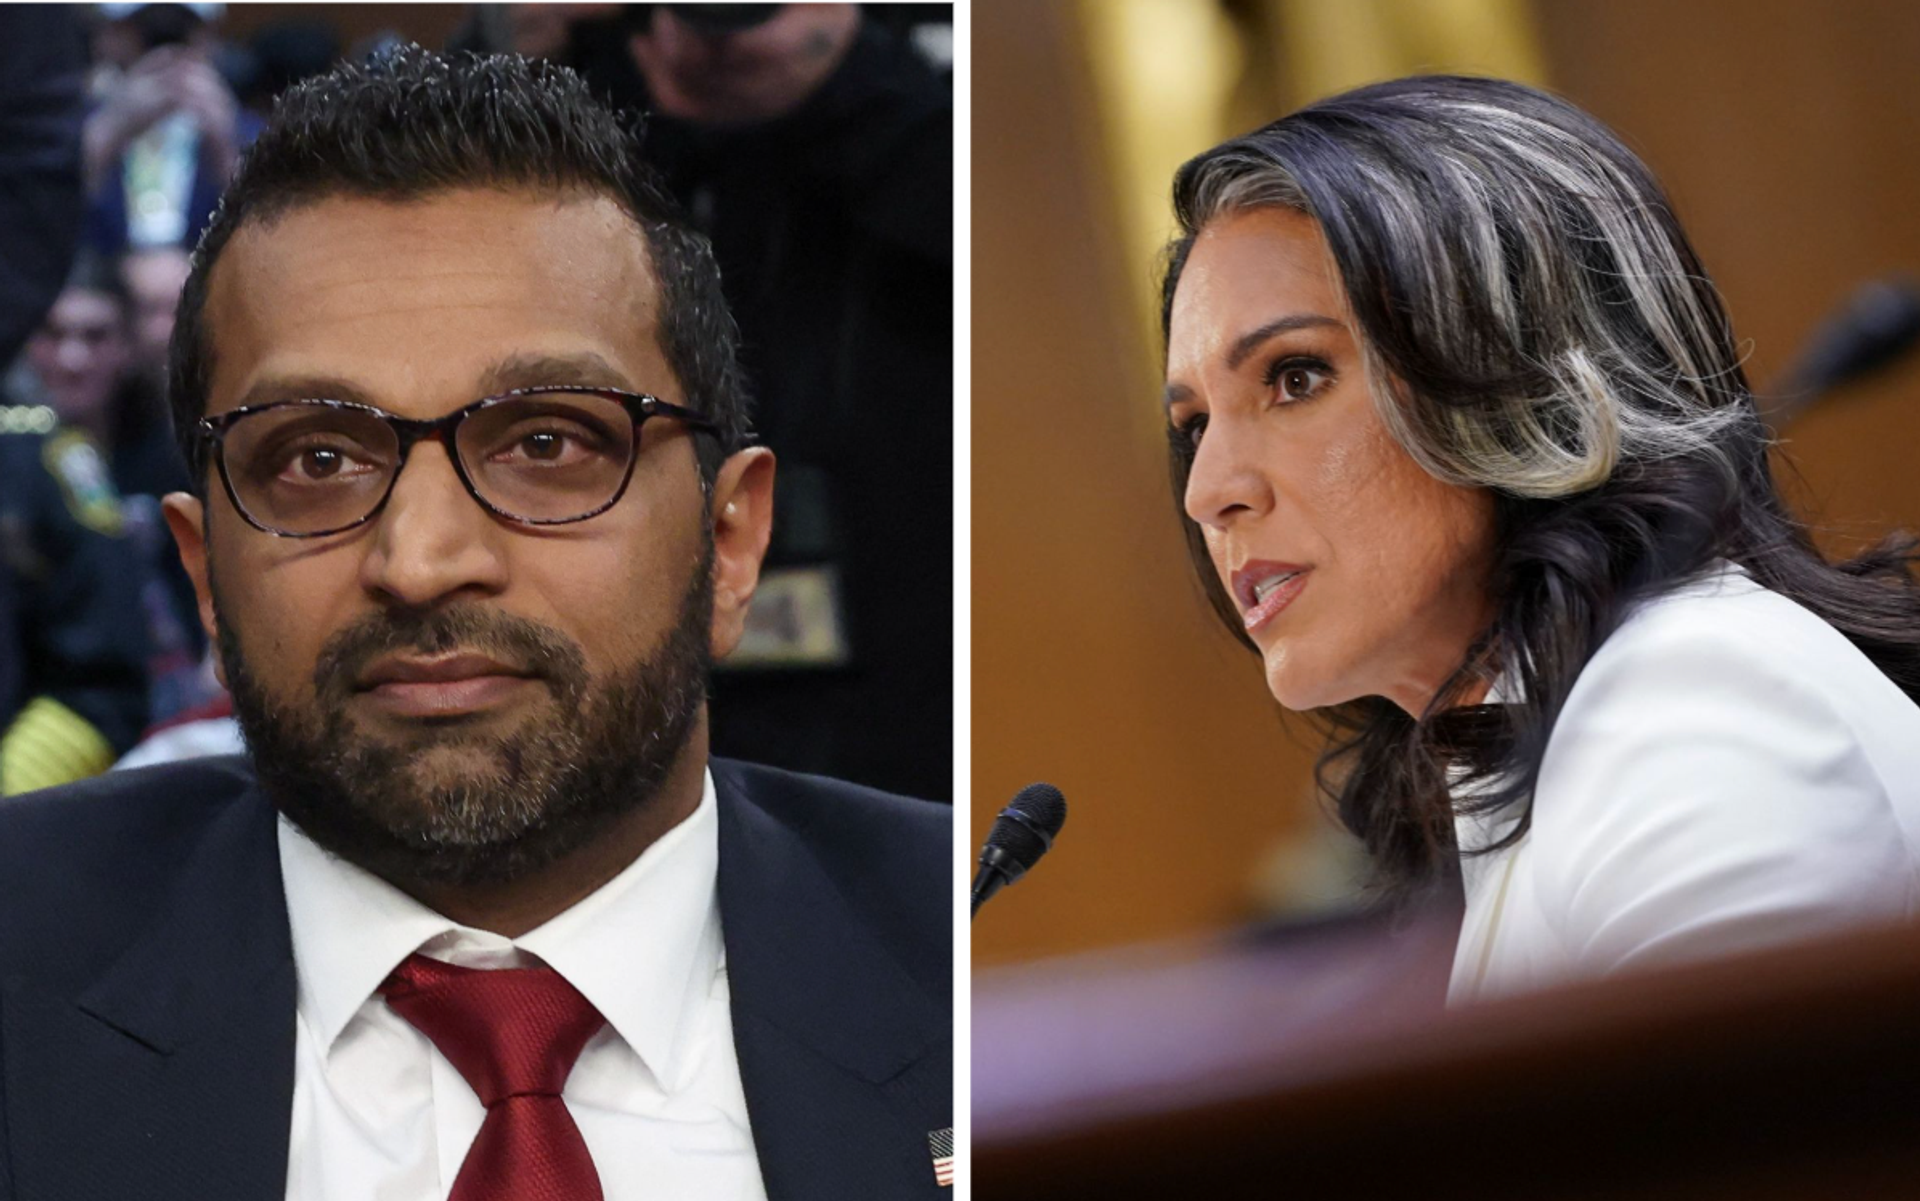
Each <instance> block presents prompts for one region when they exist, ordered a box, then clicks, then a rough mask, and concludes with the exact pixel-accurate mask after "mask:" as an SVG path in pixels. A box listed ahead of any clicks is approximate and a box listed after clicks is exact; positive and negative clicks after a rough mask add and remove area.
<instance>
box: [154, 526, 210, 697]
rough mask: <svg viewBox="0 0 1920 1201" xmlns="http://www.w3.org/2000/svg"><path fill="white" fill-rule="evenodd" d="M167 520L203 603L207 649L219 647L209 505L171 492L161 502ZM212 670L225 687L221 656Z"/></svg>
mask: <svg viewBox="0 0 1920 1201" xmlns="http://www.w3.org/2000/svg"><path fill="white" fill-rule="evenodd" d="M160 511H161V512H163V513H165V514H166V516H167V528H168V529H170V530H172V531H173V541H174V545H175V546H178V547H179V548H180V566H182V567H184V568H186V569H187V578H188V579H190V580H192V581H193V595H194V597H195V598H196V599H197V600H198V601H199V602H200V628H201V629H203V630H205V631H206V632H207V645H209V646H218V645H219V638H220V636H219V633H218V631H217V630H216V629H215V624H216V623H215V620H214V616H213V585H212V584H211V583H210V582H209V580H208V578H207V531H206V526H205V524H204V522H205V521H206V511H207V510H206V505H205V504H204V503H203V502H201V501H200V500H199V499H198V498H196V497H195V496H193V495H192V494H191V493H187V492H170V493H168V494H167V496H166V497H165V498H164V499H163V500H161V502H160ZM213 670H214V672H215V674H217V675H218V676H219V677H220V684H221V686H222V687H225V686H226V683H227V673H226V669H225V667H224V666H223V665H222V664H221V662H220V656H219V655H215V656H214V657H213Z"/></svg>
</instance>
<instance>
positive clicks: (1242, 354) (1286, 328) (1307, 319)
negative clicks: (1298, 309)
mask: <svg viewBox="0 0 1920 1201" xmlns="http://www.w3.org/2000/svg"><path fill="white" fill-rule="evenodd" d="M1325 326H1332V327H1334V328H1335V329H1344V328H1346V326H1345V324H1344V323H1343V322H1341V321H1339V320H1337V319H1335V318H1333V317H1328V316H1325V315H1323V314H1320V313H1289V314H1288V315H1287V316H1285V317H1275V318H1274V319H1273V320H1272V321H1269V322H1267V323H1266V324H1265V325H1261V326H1259V327H1257V328H1255V329H1250V330H1248V331H1247V332H1246V333H1244V334H1241V335H1240V336H1239V337H1238V338H1235V339H1234V340H1233V344H1232V345H1231V346H1229V347H1227V353H1226V354H1224V355H1222V356H1221V360H1220V361H1221V362H1222V363H1224V364H1226V368H1227V370H1228V371H1238V370H1240V368H1241V367H1242V366H1243V365H1244V364H1245V363H1246V361H1247V359H1248V358H1250V357H1252V355H1253V352H1254V351H1256V350H1259V349H1260V347H1262V346H1263V345H1265V344H1266V341H1267V339H1269V338H1271V337H1273V336H1274V335H1276V334H1285V333H1291V332H1293V331H1294V330H1297V329H1319V328H1321V327H1325ZM1192 397H1193V389H1191V388H1189V387H1187V386H1186V385H1185V384H1168V385H1167V388H1166V391H1165V392H1163V393H1161V395H1160V406H1161V407H1162V408H1165V409H1171V408H1172V407H1173V406H1174V405H1177V404H1179V403H1181V402H1182V401H1185V400H1190V399H1192Z"/></svg>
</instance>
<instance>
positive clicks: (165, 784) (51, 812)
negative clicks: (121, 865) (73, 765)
mask: <svg viewBox="0 0 1920 1201" xmlns="http://www.w3.org/2000/svg"><path fill="white" fill-rule="evenodd" d="M253 784H254V778H253V768H252V766H251V765H250V764H249V763H248V762H247V760H246V758H245V757H243V756H240V755H221V756H216V757H211V758H204V759H190V760H184V761H181V762H176V763H163V764H158V765H156V766H153V767H143V768H135V769H133V770H129V771H118V772H108V773H107V774H105V775H100V776H94V777H91V778H89V779H85V780H79V781H76V782H74V783H72V784H63V785H61V786H60V787H58V788H47V789H42V790H40V791H38V792H28V793H22V794H20V795H18V796H11V797H7V798H6V799H5V800H0V861H4V860H7V859H13V858H19V857H23V856H28V857H30V856H33V855H35V854H37V851H38V849H39V848H41V847H42V845H43V843H44V842H45V841H46V840H49V839H51V840H56V841H57V843H58V845H59V846H61V847H64V848H73V849H84V848H86V847H87V846H89V845H93V844H99V845H104V846H117V847H119V848H120V849H122V850H133V849H135V848H132V847H129V846H127V845H126V840H127V839H128V838H135V837H140V836H143V835H147V836H155V837H161V838H164V837H165V836H166V833H167V831H169V830H178V831H180V832H182V833H186V834H190V832H191V831H192V830H194V829H196V828H198V827H199V826H200V825H201V824H202V823H204V822H205V821H207V820H210V819H211V818H212V817H214V816H215V815H216V814H218V813H219V812H221V811H223V810H224V809H225V808H226V807H227V806H229V805H231V804H233V803H234V802H235V801H236V800H238V799H239V797H240V796H241V795H242V794H243V793H245V792H247V791H248V790H249V789H251V788H252V787H253ZM149 845H150V844H149ZM142 849H145V848H142Z"/></svg>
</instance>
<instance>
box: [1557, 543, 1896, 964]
mask: <svg viewBox="0 0 1920 1201" xmlns="http://www.w3.org/2000/svg"><path fill="white" fill-rule="evenodd" d="M1531 841H1532V843H1533V848H1534V854H1533V860H1534V863H1533V868H1534V871H1535V873H1536V884H1537V886H1538V890H1539V895H1540V898H1541V900H1542V903H1543V904H1542V907H1543V911H1544V913H1545V914H1546V915H1547V916H1548V917H1550V918H1551V920H1553V921H1554V922H1555V923H1556V924H1557V925H1559V926H1560V927H1561V932H1562V934H1563V935H1564V938H1565V941H1566V943H1567V945H1568V949H1569V951H1570V952H1571V953H1572V954H1573V955H1574V956H1575V958H1576V959H1578V960H1580V961H1583V962H1587V963H1589V964H1591V965H1592V966H1595V967H1598V968H1602V969H1604V968H1607V967H1611V966H1615V965H1618V964H1622V963H1627V962H1632V961H1637V960H1659V959H1665V958H1670V957H1686V956H1689V955H1692V954H1698V953H1705V952H1708V951H1715V950H1720V951H1724V950H1732V949H1738V948H1740V947H1742V946H1747V945H1759V944H1761V943H1766V942H1772V941H1779V940H1782V939H1787V938H1792V937H1794V936H1796V935H1797V934H1810V933H1816V932H1818V931H1820V930H1822V929H1827V928H1831V927H1832V926H1834V925H1837V924H1840V923H1842V922H1844V921H1848V920H1858V919H1861V918H1864V917H1869V916H1873V915H1890V914H1893V913H1899V912H1905V911H1907V910H1908V909H1909V908H1910V907H1911V906H1912V905H1913V904H1914V902H1915V900H1916V883H1915V881H1916V877H1915V866H1914V865H1915V855H1914V850H1913V848H1914V847H1916V846H1920V706H1916V705H1915V704H1914V703H1913V701H1912V700H1910V699H1909V698H1908V697H1907V696H1906V695H1905V694H1904V693H1903V692H1901V691H1900V690H1899V689H1898V688H1897V687H1896V686H1895V685H1894V684H1893V683H1892V682H1891V681H1890V680H1888V679H1887V678H1886V677H1885V676H1884V675H1882V674H1881V673H1880V672H1879V670H1878V669H1877V668H1875V667H1874V666H1873V664H1872V662H1871V661H1869V660H1868V659H1867V658H1866V657H1865V655H1863V654H1862V653H1861V652H1860V651H1859V650H1858V649H1857V648H1856V647H1854V646H1853V644H1852V643H1851V642H1849V641H1848V640H1847V639H1846V638H1845V636H1843V635H1842V634H1840V633H1839V631H1837V630H1835V629H1834V628H1833V627H1832V626H1830V625H1828V624H1827V623H1826V622H1825V621H1823V620H1822V619H1821V618H1820V617H1818V616H1817V615H1816V614H1814V613H1812V612H1810V611H1808V610H1807V609H1805V608H1803V607H1802V606H1800V605H1798V604H1795V603H1794V602H1793V601H1792V600H1790V599H1788V598H1787V597H1784V596H1781V595H1779V594H1777V593H1774V592H1770V591H1768V590H1767V589H1765V588H1762V587H1760V586H1759V585H1758V584H1756V583H1755V582H1754V581H1753V580H1752V579H1751V578H1749V577H1748V576H1746V574H1745V573H1744V572H1742V571H1740V570H1739V569H1738V568H1734V567H1731V566H1728V567H1726V568H1724V569H1722V570H1719V571H1717V572H1715V573H1713V574H1712V575H1710V576H1708V577H1707V578H1704V579H1701V580H1698V581H1695V582H1692V583H1689V584H1687V585H1685V586H1683V587H1681V588H1677V589H1674V590H1672V591H1671V592H1669V593H1667V594H1665V595H1662V596H1660V597H1658V598H1656V599H1653V600H1650V601H1648V602H1646V603H1644V604H1642V605H1640V606H1639V607H1638V608H1636V610H1635V611H1634V612H1633V613H1632V614H1631V615H1630V616H1629V617H1628V618H1627V619H1626V620H1625V621H1624V622H1623V623H1622V624H1621V626H1620V627H1619V629H1618V630H1617V631H1616V632H1615V634H1614V635H1613V637H1611V638H1609V639H1608V640H1607V641H1606V643H1604V644H1603V645H1602V646H1601V648H1600V649H1599V650H1598V651H1597V652H1596V653H1595V654H1594V655H1593V657H1592V659H1591V660H1590V661H1589V662H1588V664H1587V667H1586V669H1585V670H1583V671H1582V672H1581V674H1580V677H1579V679H1578V680H1577V681H1576V682H1575V685H1574V688H1573V690H1572V692H1571V693H1570V694H1569V696H1568V698H1567V703H1566V705H1565V706H1564V707H1563V708H1562V710H1561V713H1560V715H1559V718H1558V719H1557V720H1556V722H1555V725H1554V730H1553V735H1552V737H1551V739H1550V740H1549V743H1548V747H1547V753H1546V756H1545V758H1544V760H1543V761H1542V765H1541V771H1540V777H1539V781H1538V785H1537V787H1536V789H1535V794H1534V806H1533V832H1532V836H1531Z"/></svg>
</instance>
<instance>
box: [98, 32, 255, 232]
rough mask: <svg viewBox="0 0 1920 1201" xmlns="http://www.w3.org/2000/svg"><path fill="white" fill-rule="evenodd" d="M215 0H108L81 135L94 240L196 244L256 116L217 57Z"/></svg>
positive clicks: (250, 133)
mask: <svg viewBox="0 0 1920 1201" xmlns="http://www.w3.org/2000/svg"><path fill="white" fill-rule="evenodd" d="M222 11H223V6H222V5H219V4H103V5H100V6H99V12H100V16H101V17H102V19H103V22H104V23H103V25H102V27H101V28H100V29H99V30H98V32H97V33H96V37H95V48H96V57H97V58H98V59H99V68H98V71H99V73H98V76H97V78H96V81H95V90H96V92H97V94H98V97H97V98H98V102H97V104H96V105H95V107H94V109H93V111H92V112H91V113H89V114H88V117H87V122H86V127H85V130H84V134H83V140H82V152H83V163H84V170H85V180H86V187H87V193H88V196H89V211H88V225H89V231H88V241H89V242H90V243H91V244H92V245H93V246H94V247H95V248H96V249H98V250H100V251H101V252H102V253H104V254H107V255H109V256H116V255H118V254H119V253H120V252H121V251H122V250H124V249H127V248H129V247H132V248H142V247H149V246H192V245H193V244H194V242H195V241H197V240H198V238H199V236H200V232H201V231H202V230H203V229H205V228H206V224H207V219H208V218H209V216H211V214H212V212H213V206H214V204H215V202H216V201H217V200H218V199H219V196H220V189H221V188H222V187H224V186H225V185H226V182H227V178H228V177H229V176H230V175H232V174H233V168H234V164H235V163H236V162H237V161H238V159H239V155H240V151H241V149H242V148H243V147H244V146H245V145H246V143H247V142H248V141H250V140H251V138H252V136H253V134H254V133H255V132H256V131H257V130H258V128H259V118H258V117H256V116H254V115H253V114H251V113H248V112H246V111H245V110H243V109H242V108H241V107H240V104H239V102H238V100H237V99H236V98H235V96H234V94H233V89H232V88H231V87H230V86H229V85H228V84H227V81H226V80H225V79H224V78H222V77H221V74H220V72H219V70H218V69H217V68H216V67H215V66H214V61H213V59H214V51H215V46H216V41H215V38H214V33H213V26H212V23H213V22H214V21H215V20H217V19H218V18H219V17H220V15H221V13H222Z"/></svg>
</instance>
